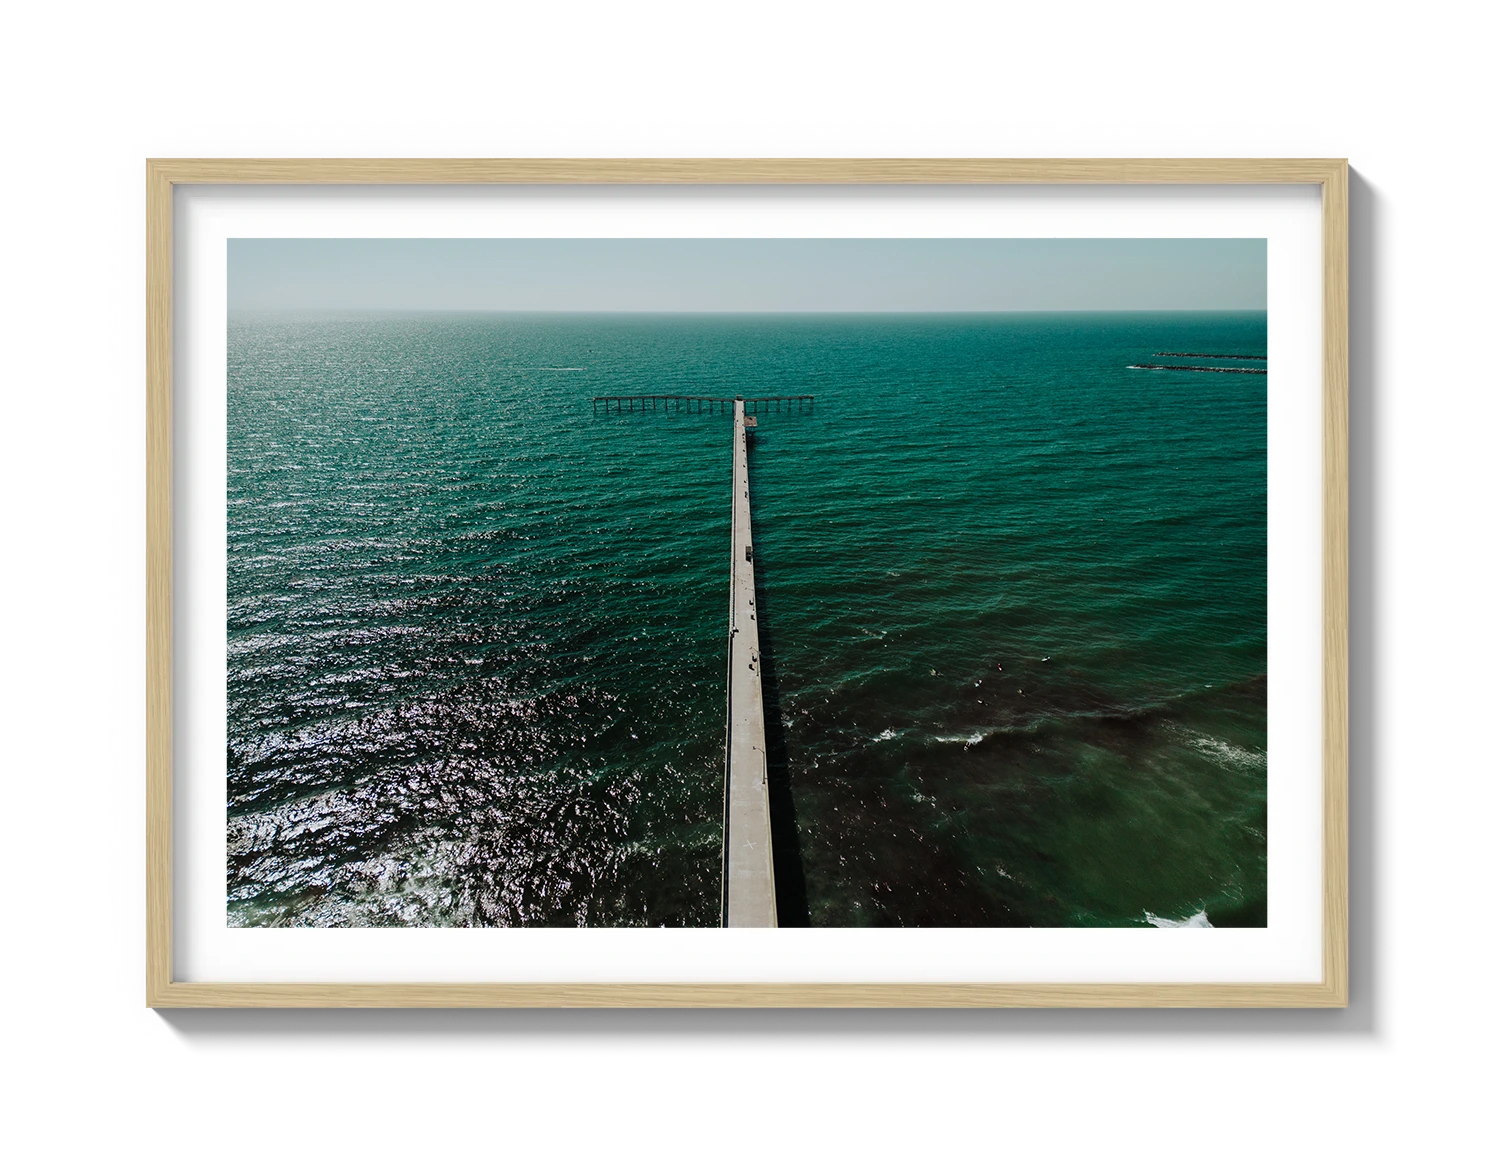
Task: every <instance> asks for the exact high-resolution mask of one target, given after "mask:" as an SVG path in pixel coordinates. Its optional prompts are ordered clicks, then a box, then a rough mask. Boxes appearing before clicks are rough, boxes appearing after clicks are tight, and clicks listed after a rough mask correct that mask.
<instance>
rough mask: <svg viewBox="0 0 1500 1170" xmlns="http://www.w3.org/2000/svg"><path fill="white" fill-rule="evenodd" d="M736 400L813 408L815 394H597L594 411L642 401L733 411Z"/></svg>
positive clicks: (644, 406) (652, 406)
mask: <svg viewBox="0 0 1500 1170" xmlns="http://www.w3.org/2000/svg"><path fill="white" fill-rule="evenodd" d="M736 402H743V403H744V404H745V409H746V410H754V409H756V408H757V407H760V408H762V410H763V411H764V410H770V411H771V412H776V411H780V410H781V409H782V406H783V404H784V405H785V406H786V409H787V410H788V411H791V410H811V409H812V404H813V396H812V395H811V394H792V395H773V396H771V397H767V398H705V397H700V396H698V395H693V394H601V395H598V396H596V397H595V398H594V411H595V413H597V412H598V410H599V407H600V405H601V404H602V405H603V407H604V413H605V414H608V413H609V408H610V407H611V406H613V407H614V408H615V413H616V414H624V413H625V412H626V411H627V410H630V411H634V410H636V409H637V404H639V409H641V410H674V411H675V412H676V413H679V414H680V413H682V411H683V405H684V403H685V404H687V413H689V414H732V413H733V412H734V404H735V403H736ZM648 404H649V405H648Z"/></svg>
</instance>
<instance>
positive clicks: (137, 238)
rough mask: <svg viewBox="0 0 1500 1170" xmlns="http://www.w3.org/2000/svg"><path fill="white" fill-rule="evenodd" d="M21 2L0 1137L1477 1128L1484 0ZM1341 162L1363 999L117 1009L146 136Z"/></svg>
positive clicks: (1253, 1143)
mask: <svg viewBox="0 0 1500 1170" xmlns="http://www.w3.org/2000/svg"><path fill="white" fill-rule="evenodd" d="M548 12H549V7H548V6H546V5H539V4H532V5H525V6H517V7H513V8H507V7H504V6H502V5H499V4H495V3H489V4H483V5H479V4H476V5H473V6H448V5H443V4H439V3H429V4H424V5H409V4H403V5H392V6H383V5H379V4H374V3H365V4H360V5H353V4H350V5H336V6H317V5H311V4H307V3H305V2H304V3H298V4H289V5H282V4H275V3H266V4H259V5H255V6H250V5H243V4H239V5H221V6H209V5H202V4H195V5H181V6H178V5H171V4H161V5H155V6H153V7H152V9H151V11H150V13H149V15H147V14H141V13H133V12H131V11H129V10H128V9H127V7H126V6H123V5H117V6H111V7H100V8H98V9H97V10H96V11H89V10H88V9H87V7H79V6H69V7H67V8H59V9H44V8H43V7H42V6H38V5H33V6H26V7H22V8H20V9H18V10H17V11H15V12H12V13H10V14H9V15H8V17H7V22H6V29H5V44H4V52H5V68H4V69H3V70H0V102H3V104H0V109H3V110H4V114H3V117H4V127H5V139H4V141H5V147H6V150H5V162H4V164H3V165H4V166H5V170H6V174H5V182H4V184H3V185H0V192H3V194H0V198H3V199H4V201H5V210H6V212H7V215H6V217H5V225H6V235H5V243H4V250H3V253H0V255H3V256H4V259H5V277H6V279H5V280H4V281H3V282H0V298H3V299H4V304H3V313H0V322H3V329H4V341H5V351H4V356H5V367H4V375H3V377H0V385H3V387H4V392H5V396H4V413H3V416H0V417H3V419H4V426H3V432H0V434H3V444H4V446H3V459H0V475H3V476H4V497H3V498H4V501H5V509H4V516H5V527H6V531H5V540H4V543H3V545H0V547H3V548H4V549H5V561H4V573H3V575H0V582H3V584H0V588H3V589H4V591H5V596H4V600H5V608H4V610H3V613H4V617H5V624H4V626H3V629H4V643H3V644H4V647H5V651H6V653H5V659H4V662H5V671H4V672H3V675H0V688H3V694H0V699H3V702H0V711H3V712H4V714H3V718H4V728H3V730H4V745H5V753H4V757H3V758H4V761H5V766H4V775H3V789H0V791H3V793H4V797H5V802H6V803H5V810H4V816H3V818H0V825H3V832H4V846H5V849H4V853H3V857H4V860H5V862H6V863H7V873H6V876H7V879H8V880H7V882H6V899H5V909H6V917H7V926H8V929H7V931H6V939H7V948H6V951H7V955H6V958H7V961H6V963H5V974H4V976H3V978H4V980H5V989H4V990H5V995H4V1000H3V1003H4V1011H5V1012H6V1019H5V1033H4V1034H5V1061H4V1065H3V1067H4V1069H5V1071H6V1073H7V1075H8V1079H9V1081H10V1083H9V1085H7V1086H5V1087H4V1091H3V1092H0V1111H3V1114H4V1116H3V1122H0V1134H3V1138H0V1141H3V1148H4V1150H5V1151H6V1153H8V1154H9V1155H10V1157H9V1158H8V1160H9V1161H13V1162H15V1163H16V1164H19V1165H49V1164H62V1165H70V1164H92V1165H98V1164H111V1165H115V1164H127V1165H128V1164H131V1163H133V1162H135V1161H138V1160H145V1159H146V1158H148V1157H149V1158H150V1160H151V1161H152V1162H154V1163H157V1164H161V1165H169V1164H180V1165H203V1166H208V1165H214V1166H219V1165H248V1166H263V1165H270V1164H274V1165H286V1166H295V1165H309V1164H313V1163H315V1162H317V1163H321V1164H322V1165H331V1166H343V1165H387V1164H390V1165H410V1164H415V1163H418V1162H420V1163H422V1164H429V1163H430V1164H444V1163H454V1162H460V1161H461V1162H463V1163H469V1162H475V1163H481V1164H493V1163H505V1164H511V1165H553V1164H564V1163H577V1162H582V1163H585V1164H590V1165H609V1166H615V1165H633V1164H636V1163H651V1164H657V1163H666V1162H677V1161H682V1162H691V1163H693V1164H695V1165H702V1164H705V1163H719V1162H724V1163H730V1164H735V1163H749V1162H754V1163H757V1164H778V1165H779V1164H796V1163H798V1162H801V1161H811V1162H815V1163H817V1164H821V1165H829V1166H842V1165H850V1164H897V1165H904V1164H914V1165H939V1166H945V1165H957V1164H962V1165H969V1164H987V1163H995V1162H1001V1161H1005V1162H1010V1163H1013V1164H1018V1165H1040V1164H1045V1165H1088V1166H1099V1165H1131V1164H1141V1165H1151V1166H1158V1165H1164V1164H1165V1165H1176V1164H1182V1165H1202V1164H1205V1163H1210V1164H1214V1165H1245V1166H1257V1167H1259V1166H1264V1165H1266V1164H1268V1163H1269V1164H1279V1165H1287V1164H1290V1165H1301V1164H1310V1163H1311V1162H1312V1161H1313V1159H1314V1158H1317V1157H1322V1158H1324V1159H1327V1160H1328V1161H1329V1162H1335V1163H1345V1164H1358V1165H1367V1166H1368V1165H1412V1164H1427V1165H1445V1164H1448V1165H1451V1164H1456V1163H1458V1162H1460V1161H1463V1160H1465V1159H1467V1158H1472V1159H1473V1160H1475V1161H1482V1160H1483V1158H1484V1157H1486V1156H1493V1147H1492V1143H1491V1134H1490V1131H1489V1130H1488V1127H1487V1126H1486V1125H1485V1124H1484V1121H1485V1117H1486V1115H1487V1114H1488V1113H1489V1112H1490V1110H1491V1109H1492V1107H1493V1064H1492V1059H1491V1057H1492V1052H1493V1049H1494V1044H1495V1040H1496V1035H1495V1032H1496V1028H1495V1023H1496V1012H1495V1008H1494V1006H1493V1002H1494V992H1493V990H1492V986H1491V985H1492V982H1493V976H1494V971H1495V967H1496V959H1497V948H1496V945H1495V942H1494V939H1495V925H1494V918H1495V915H1494V911H1493V908H1494V905H1495V895H1494V889H1495V884H1494V881H1493V879H1492V874H1493V860H1492V859H1493V857H1494V845H1495V833H1496V829H1495V823H1496V812H1497V809H1496V797H1495V782H1496V779H1497V775H1496V773H1497V768H1496V765H1495V745H1494V722H1495V719H1494V711H1495V706H1496V702H1495V701H1496V698H1497V693H1496V684H1495V681H1494V673H1495V670H1496V661H1497V658H1500V655H1497V651H1500V646H1497V644H1496V642H1497V639H1496V623H1495V618H1494V605H1495V594H1496V592H1497V589H1496V585H1495V577H1494V572H1493V569H1494V564H1495V560H1496V558H1495V553H1494V539H1495V537H1494V533H1495V529H1496V527H1497V525H1496V520H1495V516H1494V504H1495V497H1496V492H1495V472H1494V467H1495V462H1496V460H1495V455H1494V448H1495V444H1496V441H1497V440H1496V436H1497V423H1500V418H1497V413H1500V412H1497V409H1496V405H1495V402H1496V393H1497V386H1496V383H1497V379H1496V376H1495V373H1494V357H1493V355H1492V353H1491V352H1490V351H1491V350H1492V349H1493V348H1494V341H1493V338H1494V330H1495V321H1496V317H1495V314H1496V309H1497V305H1496V296H1495V293H1494V288H1495V279H1496V274H1497V272H1500V255H1497V248H1496V232H1495V228H1494V226H1493V219H1492V215H1493V208H1494V200H1495V186H1494V185H1495V180H1496V173H1495V171H1496V166H1495V162H1494V157H1493V151H1492V150H1491V149H1490V147H1489V139H1490V138H1491V137H1492V129H1491V127H1490V126H1489V123H1488V112H1489V111H1490V110H1492V107H1493V103H1494V88H1493V81H1492V76H1493V71H1492V60H1491V59H1490V55H1489V47H1490V46H1491V45H1492V44H1493V31H1494V30H1493V27H1492V26H1491V23H1490V22H1491V21H1492V20H1493V18H1492V17H1491V16H1490V15H1489V12H1488V11H1487V10H1486V9H1484V8H1482V7H1480V6H1477V5H1475V6H1454V5H1443V4H1428V5H1425V6H1423V7H1421V8H1420V9H1418V10H1413V11H1409V12H1406V13H1404V14H1403V15H1401V16H1400V18H1399V19H1398V18H1397V17H1395V16H1390V17H1387V16H1385V15H1382V13H1381V12H1380V10H1379V9H1376V8H1371V7H1369V6H1364V5H1359V6H1347V7H1344V6H1328V7H1320V6H1315V5H1310V4H1308V3H1306V2H1305V0H1304V2H1301V3H1295V4H1277V3H1258V4H1255V5H1253V6H1250V5H1232V6H1206V5H1201V4H1182V5H1151V4H1132V5H1117V4H1108V5H1106V4H1098V5H1090V4H1076V5H1068V6H1047V5H1039V4H1031V5H1027V6H1025V7H1024V8H1008V7H1006V6H1002V5H997V4H985V5H977V4H976V5H973V6H960V5H947V4H942V3H927V4H922V5H918V6H914V5H899V6H890V7H881V6H878V5H874V4H861V5H850V6H848V7H847V8H841V9H840V8H832V7H823V6H816V5H809V4H806V3H804V4H796V5H778V4H771V3H762V4H757V5H753V6H752V5H744V6H711V5H704V4H701V3H694V4H684V5H681V6H680V7H676V8H670V7H666V6H659V5H658V6H652V5H647V4H631V5H613V6H604V5H599V6H597V7H595V6H590V5H583V4H575V5H569V6H566V7H562V6H558V7H557V8H556V9H555V14H552V15H547V13H548ZM192 154H203V155H321V154H330V155H332V154H346V155H437V154H449V155H474V154H487V155H502V154H515V155H528V154H530V155H678V154H681V155H695V154H696V155H831V154H859V155H1010V156H1036V155H1081V156H1091V155H1215V154H1226V155H1273V154H1287V155H1324V154H1338V155H1348V156H1349V157H1350V159H1351V160H1352V162H1353V165H1354V167H1355V171H1356V175H1355V179H1354V188H1353V214H1354V222H1353V299H1352V307H1353V334H1354V335H1353V410H1354V418H1353V425H1352V444H1353V491H1354V518H1353V524H1354V534H1353V547H1352V553H1353V566H1352V567H1353V574H1354V583H1353V597H1352V603H1353V629H1352V637H1353V655H1352V668H1353V679H1352V684H1353V692H1352V700H1353V708H1352V716H1353V776H1352V785H1353V820H1352V866H1353V882H1354V901H1353V928H1352V945H1353V992H1352V994H1353V1003H1352V1006H1351V1007H1350V1008H1349V1009H1347V1010H1346V1011H1343V1012H1309V1013H1291V1012H1285V1013H1283V1012H1277V1013H1266V1012H1261V1013H1253V1012H1229V1013H1226V1012H1204V1013H1194V1014H1186V1013H1178V1014H1168V1013H1147V1014H1141V1013H1137V1014H1128V1013H1062V1012H1028V1013H1013V1014H1005V1013H951V1014H924V1013H893V1014H874V1013H868V1014H866V1013H859V1014H843V1015H838V1014H797V1013H775V1014H748V1013H747V1014H740V1015H735V1014H731V1013H722V1014H718V1013H710V1014H701V1013H700V1014H692V1015H688V1014H683V1015H655V1014H629V1013H612V1014H594V1015H581V1016H568V1015H564V1014H557V1013H531V1014H519V1013H518V1014H513V1015H505V1014H501V1013H445V1014H431V1015H421V1014H416V1013H388V1014H384V1015H381V1014H375V1013H346V1014H326V1015H313V1014H297V1013H291V1012H288V1013H275V1014H252V1013H212V1014H210V1013H204V1014H197V1015H194V1014H190V1013H153V1012H149V1011H147V1010H146V1009H145V1008H143V1007H142V1006H141V1002H142V995H143V977H142V972H143V967H144V958H143V940H142V914H143V908H142V904H143V896H142V888H141V887H142V880H141V872H142V839H143V835H144V834H143V828H142V776H143V764H142V757H143V752H144V748H143V737H142V713H143V701H144V700H143V683H142V680H143V674H144V660H143V650H142V642H143V634H142V617H141V615H142V611H143V606H144V589H143V584H142V579H143V551H142V532H143V526H144V512H143V483H142V481H143V476H142V470H141V469H142V462H143V450H144V441H143V417H144V416H143V407H142V367H143V344H142V338H143V331H144V325H143V309H142V293H143V289H144V270H143V253H144V244H143V234H142V219H143V210H144V209H143V199H142V192H143V186H144V184H143V177H142V165H141V160H142V159H143V158H144V157H145V156H147V155H192Z"/></svg>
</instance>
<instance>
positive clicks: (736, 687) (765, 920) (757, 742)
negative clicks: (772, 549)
mask: <svg viewBox="0 0 1500 1170" xmlns="http://www.w3.org/2000/svg"><path fill="white" fill-rule="evenodd" d="M745 405H746V404H745V402H744V401H742V400H735V402H734V521H733V524H732V525H731V532H730V546H729V556H730V573H729V685H728V687H727V691H728V700H727V708H728V709H727V712H726V717H725V722H726V725H727V726H726V734H725V750H724V893H723V923H724V925H725V926H775V925H776V880H775V876H774V873H773V870H772V865H771V803H770V795H769V793H768V791H767V774H766V719H765V707H764V705H763V703H762V701H761V678H760V672H761V663H760V633H759V630H758V628H757V625H756V614H755V554H754V541H753V539H752V537H751V532H750V475H749V459H748V453H747V447H746V439H745Z"/></svg>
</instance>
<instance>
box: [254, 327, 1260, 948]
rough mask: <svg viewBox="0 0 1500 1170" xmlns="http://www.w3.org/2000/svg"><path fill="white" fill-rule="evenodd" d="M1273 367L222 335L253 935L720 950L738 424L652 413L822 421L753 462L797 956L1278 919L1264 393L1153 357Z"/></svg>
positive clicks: (706, 331)
mask: <svg viewBox="0 0 1500 1170" xmlns="http://www.w3.org/2000/svg"><path fill="white" fill-rule="evenodd" d="M1265 344H1266V318H1265V314H1263V313H1257V314H1190V313H1182V314H1165V315H1163V314H1058V315H1050V314H1002V315H923V316H875V315H861V316H827V317H821V316H710V315H704V316H630V315H613V316H586V315H559V316H546V315H488V314H451V315H445V314H412V315H377V314H346V315H324V316H240V317H236V318H233V319H231V321H230V329H229V354H228V357H229V384H228V395H229V397H228V421H229V452H228V453H229V480H228V500H229V508H228V517H229V520H228V534H227V535H228V557H229V585H228V591H229V596H228V604H229V629H228V636H229V644H228V664H227V669H228V683H229V739H228V744H227V759H226V767H227V770H228V781H229V800H228V808H227V824H226V834H227V855H226V881H227V896H228V906H227V912H228V918H229V921H230V923H231V924H234V925H240V926H338V925H358V926H382V925H389V926H400V925H407V926H487V925H496V926H498V925H556V926H572V925H579V926H583V925H588V926H613V925H621V926H625V925H628V926H645V925H681V926H711V925H715V924H716V923H717V915H718V908H719V872H720V870H719V848H720V832H721V823H720V816H721V810H722V796H723V737H724V698H725V697H724V654H725V629H724V622H725V604H726V600H725V598H726V589H727V582H728V564H727V560H726V549H727V543H728V535H729V518H730V498H729V490H730V486H729V477H730V420H729V418H728V417H727V416H725V415H722V414H700V413H694V412H688V411H681V410H678V409H675V408H673V409H657V410H654V411H653V410H645V411H642V410H639V409H638V410H636V411H634V412H631V411H628V410H627V411H626V412H624V413H615V412H613V411H608V412H604V411H601V410H599V409H597V408H595V407H594V406H593V405H591V401H590V400H591V398H592V397H593V396H595V395H622V394H632V393H634V394H686V395H707V396H721V395H722V396H732V395H735V394H743V395H745V396H747V397H750V396H756V395H772V394H787V395H791V394H811V395H814V396H815V398H816V401H815V404H814V405H813V406H812V407H811V408H810V409H803V410H783V411H781V412H777V411H774V410H772V411H769V412H768V411H762V412H761V413H760V416H759V420H760V427H759V431H758V435H759V437H758V440H757V444H756V447H755V449H754V451H753V452H752V455H751V483H752V503H753V514H754V523H755V537H756V541H755V543H756V560H757V568H758V574H759V580H758V589H759V606H758V608H759V610H760V614H761V620H762V625H761V637H762V648H763V659H764V663H765V666H766V668H767V669H766V674H765V678H766V682H767V684H768V688H769V689H768V695H769V697H768V705H769V708H770V709H769V710H768V722H769V723H770V725H771V728H772V730H771V733H770V742H769V744H768V748H769V757H770V762H771V765H772V769H771V771H772V777H771V778H772V789H773V816H774V819H775V822H776V832H777V838H776V850H777V866H778V871H777V883H778V896H779V899H780V915H781V919H782V922H783V924H786V925H798V924H810V925H814V926H915V925H948V926H1007V925H1010V926H1142V927H1148V926H1152V925H1162V924H1176V923H1190V924H1194V925H1202V924H1203V923H1204V922H1205V921H1206V922H1207V923H1209V924H1212V925H1214V926H1219V927H1223V926H1255V925H1263V924H1264V923H1265V916H1266V379H1265V378H1264V377H1244V376H1235V375H1230V374H1223V373H1213V372H1196V371H1174V370H1141V369H1130V368H1128V367H1129V366H1131V365H1132V364H1135V363H1140V362H1148V363H1149V362H1152V361H1153V360H1155V361H1157V362H1177V361H1180V360H1182V359H1176V358H1165V359H1153V355H1154V354H1158V353H1164V352H1172V353H1206V354H1250V355H1253V354H1264V353H1265V352H1266V350H1265V348H1264V347H1265ZM1212 364H1215V365H1233V364H1235V363H1233V362H1228V361H1223V360H1217V359H1216V360H1215V362H1213V363H1212ZM1244 364H1250V365H1253V364H1255V363H1244ZM1262 364H1263V363H1262Z"/></svg>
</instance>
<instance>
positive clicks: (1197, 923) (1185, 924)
mask: <svg viewBox="0 0 1500 1170" xmlns="http://www.w3.org/2000/svg"><path fill="white" fill-rule="evenodd" d="M1144 913H1145V915H1146V921H1147V922H1149V923H1150V924H1151V925H1152V926H1155V927H1159V928H1160V929H1162V930H1174V929H1187V930H1212V929H1213V928H1214V924H1213V923H1212V922H1210V921H1209V920H1208V911H1207V910H1199V911H1198V913H1196V914H1193V915H1191V916H1190V917H1187V918H1184V919H1182V920H1181V921H1178V920H1176V919H1172V918H1158V917H1157V916H1156V915H1155V914H1152V913H1151V911H1149V910H1147V911H1145V912H1144Z"/></svg>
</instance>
